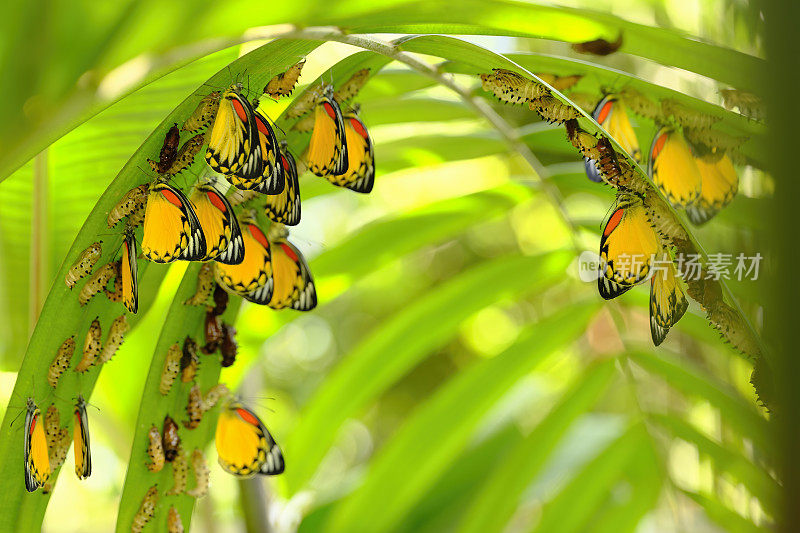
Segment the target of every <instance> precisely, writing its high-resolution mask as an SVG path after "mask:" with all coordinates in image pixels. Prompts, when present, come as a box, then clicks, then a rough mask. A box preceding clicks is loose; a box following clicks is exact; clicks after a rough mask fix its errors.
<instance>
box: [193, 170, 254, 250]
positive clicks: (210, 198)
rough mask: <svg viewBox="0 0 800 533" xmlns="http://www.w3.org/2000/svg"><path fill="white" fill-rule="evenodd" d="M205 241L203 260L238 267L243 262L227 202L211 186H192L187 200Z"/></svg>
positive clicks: (241, 246) (238, 233)
mask: <svg viewBox="0 0 800 533" xmlns="http://www.w3.org/2000/svg"><path fill="white" fill-rule="evenodd" d="M191 202H192V205H193V206H194V208H195V211H196V212H197V218H198V220H199V221H200V227H201V228H203V234H204V235H205V239H206V255H205V257H203V260H204V261H208V260H210V259H214V260H216V261H218V262H220V263H225V264H233V265H238V264H239V263H241V262H242V260H243V259H244V244H243V241H242V232H241V229H240V228H239V221H238V220H237V219H236V216H235V215H234V213H233V208H232V207H231V204H230V202H228V199H227V198H225V195H224V194H222V193H221V192H220V191H219V190H217V188H216V187H214V185H213V184H211V183H201V184H199V185H198V186H197V187H195V190H194V192H193V193H192V197H191Z"/></svg>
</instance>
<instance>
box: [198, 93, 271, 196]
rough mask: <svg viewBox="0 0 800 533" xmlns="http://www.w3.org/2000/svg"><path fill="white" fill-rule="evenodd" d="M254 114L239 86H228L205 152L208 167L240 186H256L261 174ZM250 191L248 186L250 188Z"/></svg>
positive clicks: (260, 158)
mask: <svg viewBox="0 0 800 533" xmlns="http://www.w3.org/2000/svg"><path fill="white" fill-rule="evenodd" d="M261 146H262V143H261V142H260V141H259V133H258V126H257V125H256V119H255V111H254V110H253V107H252V106H251V105H250V102H248V101H247V99H246V98H245V97H244V96H243V95H242V85H241V84H235V85H231V86H230V87H228V89H227V90H226V91H225V92H224V93H223V94H222V97H221V99H220V102H219V108H218V109H217V114H216V117H215V118H214V125H213V126H212V127H211V134H210V136H209V139H208V148H207V149H206V161H207V162H208V165H209V166H210V167H211V168H212V170H215V171H216V172H219V173H220V174H224V175H225V176H227V177H228V179H231V180H235V181H233V184H234V185H236V186H237V187H239V185H237V183H236V182H237V181H238V182H240V183H241V184H250V183H255V184H258V183H260V182H261V180H262V175H263V173H264V157H263V154H262V152H261ZM251 188H252V187H251Z"/></svg>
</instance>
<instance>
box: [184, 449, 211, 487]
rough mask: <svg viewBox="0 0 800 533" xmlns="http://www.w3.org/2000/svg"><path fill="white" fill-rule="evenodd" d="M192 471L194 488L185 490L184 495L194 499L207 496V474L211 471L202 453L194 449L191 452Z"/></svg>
mask: <svg viewBox="0 0 800 533" xmlns="http://www.w3.org/2000/svg"><path fill="white" fill-rule="evenodd" d="M192 469H193V470H194V481H195V486H194V488H193V489H191V490H187V491H186V494H188V495H189V496H193V497H195V498H202V497H203V496H205V495H206V494H208V485H209V474H210V473H211V471H210V470H209V468H208V464H206V460H205V457H203V452H201V451H200V450H199V449H197V448H195V449H194V451H193V452H192Z"/></svg>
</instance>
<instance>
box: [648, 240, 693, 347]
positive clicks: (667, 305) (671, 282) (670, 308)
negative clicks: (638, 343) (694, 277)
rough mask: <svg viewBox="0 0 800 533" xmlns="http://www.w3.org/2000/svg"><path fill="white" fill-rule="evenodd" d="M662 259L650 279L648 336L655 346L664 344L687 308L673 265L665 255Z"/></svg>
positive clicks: (687, 303) (687, 304)
mask: <svg viewBox="0 0 800 533" xmlns="http://www.w3.org/2000/svg"><path fill="white" fill-rule="evenodd" d="M662 258H663V259H664V260H663V261H660V262H659V263H660V264H659V265H658V266H657V267H655V268H654V269H653V277H652V278H651V279H650V336H651V337H652V339H653V344H655V345H656V346H658V345H659V344H661V343H662V342H664V339H665V338H666V337H667V333H669V328H671V327H672V326H674V325H675V324H677V323H678V320H680V319H681V318H682V317H683V314H684V313H685V312H686V310H687V309H688V308H689V302H687V301H686V296H684V294H683V289H682V288H681V284H680V282H679V281H678V276H677V275H676V272H675V265H673V264H672V261H671V260H670V259H669V256H667V255H666V254H663V255H662ZM662 265H664V266H662Z"/></svg>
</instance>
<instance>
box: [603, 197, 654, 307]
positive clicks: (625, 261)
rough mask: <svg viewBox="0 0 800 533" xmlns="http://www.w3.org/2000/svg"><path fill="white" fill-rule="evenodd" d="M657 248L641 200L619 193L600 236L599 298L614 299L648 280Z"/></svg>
mask: <svg viewBox="0 0 800 533" xmlns="http://www.w3.org/2000/svg"><path fill="white" fill-rule="evenodd" d="M660 249H661V243H660V242H659V240H658V237H657V236H656V233H655V231H653V228H652V226H650V222H649V221H648V219H647V212H646V211H645V209H644V206H643V204H642V199H641V198H640V197H639V196H637V195H635V194H628V193H620V194H619V196H618V197H617V204H616V206H615V209H614V212H613V213H612V214H611V216H610V217H609V219H608V221H607V222H606V225H605V228H603V235H602V236H601V237H600V276H599V278H598V283H597V286H598V289H599V290H600V296H602V297H603V298H605V299H606V300H610V299H612V298H616V297H617V296H619V295H620V294H622V293H624V292H625V291H627V290H628V289H630V288H631V287H633V286H634V285H636V284H638V283H641V282H642V281H644V280H645V279H647V276H648V274H649V273H650V268H651V265H652V262H653V260H654V258H655V256H656V254H657V253H658V252H659V250H660Z"/></svg>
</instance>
